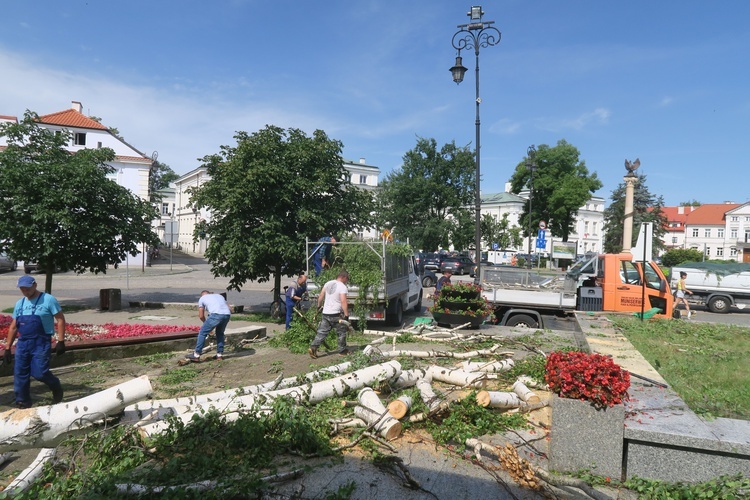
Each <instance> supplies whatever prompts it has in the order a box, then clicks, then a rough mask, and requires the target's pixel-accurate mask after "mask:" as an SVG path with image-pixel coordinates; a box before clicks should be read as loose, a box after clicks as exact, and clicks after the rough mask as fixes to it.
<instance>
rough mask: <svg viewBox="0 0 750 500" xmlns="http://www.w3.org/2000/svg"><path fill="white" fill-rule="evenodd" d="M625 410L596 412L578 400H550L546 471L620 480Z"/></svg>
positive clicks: (616, 409) (617, 407) (612, 409)
mask: <svg viewBox="0 0 750 500" xmlns="http://www.w3.org/2000/svg"><path fill="white" fill-rule="evenodd" d="M624 429H625V406H624V405H622V404H619V405H615V406H614V407H612V408H606V409H603V410H596V409H595V408H594V407H593V406H591V404H590V403H588V402H586V401H580V400H578V399H565V398H560V397H558V396H553V397H552V430H551V432H550V469H552V470H557V471H560V472H576V471H580V470H583V469H588V470H590V471H591V472H592V473H593V474H596V475H599V476H605V477H611V478H613V479H615V478H616V479H618V480H620V479H622V459H623V434H624Z"/></svg>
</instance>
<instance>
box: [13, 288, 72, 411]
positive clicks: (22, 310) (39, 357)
mask: <svg viewBox="0 0 750 500" xmlns="http://www.w3.org/2000/svg"><path fill="white" fill-rule="evenodd" d="M17 286H18V288H19V289H20V290H21V293H22V294H23V298H22V299H21V300H19V301H18V302H17V303H16V306H15V308H13V319H12V321H11V323H10V327H9V328H8V341H7V343H6V347H5V353H4V354H3V360H4V361H5V362H6V363H8V364H10V363H11V362H12V358H11V354H10V348H11V346H12V345H13V341H14V340H15V339H16V336H17V337H18V343H17V344H16V356H15V366H14V367H13V390H14V391H15V394H16V405H17V406H18V407H19V408H31V391H30V388H31V379H30V378H29V377H30V376H31V377H34V378H35V379H37V380H38V381H40V382H44V383H45V384H47V386H48V387H49V388H50V389H51V390H52V402H53V403H55V404H57V403H59V402H60V401H62V399H63V388H62V384H60V379H58V378H57V377H55V376H54V375H53V374H52V372H51V371H50V369H49V361H50V356H51V355H52V347H51V345H52V342H51V340H52V337H53V336H56V337H57V343H56V344H55V352H56V353H57V354H58V356H59V355H61V354H63V353H65V315H64V314H63V312H62V308H61V307H60V304H59V303H58V302H57V299H56V298H54V297H53V296H52V295H50V294H48V293H44V292H40V291H39V290H37V288H36V286H37V285H36V280H35V279H34V277H33V276H31V275H29V274H26V275H24V276H21V277H20V278H18V285H17ZM55 327H57V328H55ZM55 330H57V332H55ZM55 333H57V335H55Z"/></svg>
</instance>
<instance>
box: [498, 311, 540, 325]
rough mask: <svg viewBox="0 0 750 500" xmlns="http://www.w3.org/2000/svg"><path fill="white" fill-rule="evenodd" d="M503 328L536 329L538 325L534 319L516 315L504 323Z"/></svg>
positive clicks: (524, 315)
mask: <svg viewBox="0 0 750 500" xmlns="http://www.w3.org/2000/svg"><path fill="white" fill-rule="evenodd" d="M505 326H525V327H527V328H537V327H539V323H537V322H536V320H535V319H534V318H532V317H531V316H528V315H526V314H516V315H515V316H513V317H512V318H510V319H509V320H508V322H507V323H505Z"/></svg>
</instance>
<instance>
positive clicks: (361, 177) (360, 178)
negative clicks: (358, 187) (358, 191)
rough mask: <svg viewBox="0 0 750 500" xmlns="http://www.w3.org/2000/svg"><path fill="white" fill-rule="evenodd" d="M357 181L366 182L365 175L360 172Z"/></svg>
mask: <svg viewBox="0 0 750 500" xmlns="http://www.w3.org/2000/svg"><path fill="white" fill-rule="evenodd" d="M359 183H360V184H367V176H366V175H362V174H360V176H359Z"/></svg>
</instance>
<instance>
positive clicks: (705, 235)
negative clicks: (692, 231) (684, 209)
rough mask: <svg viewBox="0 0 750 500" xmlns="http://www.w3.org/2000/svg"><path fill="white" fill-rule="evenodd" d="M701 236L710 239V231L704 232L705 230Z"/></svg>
mask: <svg viewBox="0 0 750 500" xmlns="http://www.w3.org/2000/svg"><path fill="white" fill-rule="evenodd" d="M703 236H704V237H705V238H710V237H711V230H710V229H706V230H705V231H704V232H703Z"/></svg>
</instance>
